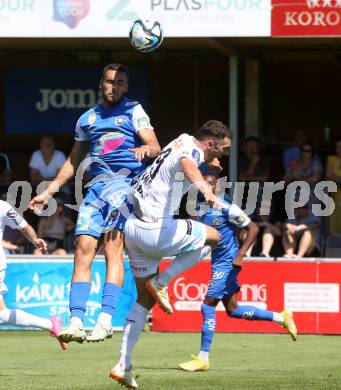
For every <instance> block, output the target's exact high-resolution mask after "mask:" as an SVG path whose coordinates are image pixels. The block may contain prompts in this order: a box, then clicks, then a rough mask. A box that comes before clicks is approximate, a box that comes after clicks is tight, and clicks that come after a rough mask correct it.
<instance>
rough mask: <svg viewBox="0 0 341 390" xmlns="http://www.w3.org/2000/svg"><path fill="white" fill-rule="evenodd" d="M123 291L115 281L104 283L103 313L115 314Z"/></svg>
mask: <svg viewBox="0 0 341 390" xmlns="http://www.w3.org/2000/svg"><path fill="white" fill-rule="evenodd" d="M120 293H121V287H118V286H117V285H116V284H114V283H104V287H103V296H102V313H107V314H110V315H111V316H112V315H113V314H114V310H115V306H116V303H117V301H118V297H119V295H120Z"/></svg>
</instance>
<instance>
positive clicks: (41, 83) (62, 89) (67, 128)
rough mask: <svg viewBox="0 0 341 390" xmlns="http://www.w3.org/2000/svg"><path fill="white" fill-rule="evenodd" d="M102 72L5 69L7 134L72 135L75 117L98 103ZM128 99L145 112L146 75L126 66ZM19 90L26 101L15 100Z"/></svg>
mask: <svg viewBox="0 0 341 390" xmlns="http://www.w3.org/2000/svg"><path fill="white" fill-rule="evenodd" d="M101 72H102V69H27V68H25V69H18V68H16V69H8V70H6V71H5V96H6V99H5V131H6V133H8V134H28V133H29V134H34V133H40V134H47V133H49V134H56V135H58V134H63V133H64V134H65V133H71V134H73V133H74V131H75V128H76V122H77V120H78V118H79V117H80V116H81V115H82V114H83V113H84V112H86V111H87V110H88V109H89V108H90V107H94V106H95V105H96V104H97V103H98V102H99V101H100V92H99V81H100V78H101ZM129 75H130V87H129V92H128V95H127V96H128V97H131V98H132V99H136V100H138V101H139V102H140V103H141V104H142V105H143V107H144V108H145V109H146V110H147V93H148V72H147V68H146V67H145V66H143V65H142V66H131V67H129ZM18 89H20V90H21V91H25V93H24V95H25V98H20V97H18Z"/></svg>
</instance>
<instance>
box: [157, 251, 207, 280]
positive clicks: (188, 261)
mask: <svg viewBox="0 0 341 390" xmlns="http://www.w3.org/2000/svg"><path fill="white" fill-rule="evenodd" d="M210 251H211V247H210V246H208V245H205V246H204V247H202V248H198V249H196V250H194V251H190V252H186V253H183V254H181V255H178V256H176V258H175V259H174V260H173V262H172V263H171V264H170V265H169V266H168V267H167V268H166V269H165V270H164V271H163V272H161V273H160V275H159V276H158V283H159V284H160V286H167V285H168V283H169V282H170V281H171V280H172V279H173V278H175V276H177V275H179V274H181V273H182V272H184V271H186V270H188V269H189V268H191V267H193V266H194V265H195V264H197V262H198V261H200V260H201V259H203V258H204V257H205V256H207V255H208V254H209V253H210Z"/></svg>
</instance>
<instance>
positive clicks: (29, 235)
mask: <svg viewBox="0 0 341 390" xmlns="http://www.w3.org/2000/svg"><path fill="white" fill-rule="evenodd" d="M20 231H21V232H22V233H23V235H24V236H25V238H26V239H27V240H28V241H30V242H31V243H32V244H33V245H34V247H35V248H36V249H40V250H41V251H43V252H45V251H46V250H47V244H46V242H45V241H44V240H43V239H41V238H38V237H37V234H36V232H35V231H34V229H33V227H32V226H31V225H26V226H25V227H24V228H22V229H20Z"/></svg>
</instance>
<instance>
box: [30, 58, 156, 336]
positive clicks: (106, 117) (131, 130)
mask: <svg viewBox="0 0 341 390" xmlns="http://www.w3.org/2000/svg"><path fill="white" fill-rule="evenodd" d="M100 89H101V94H102V102H101V103H100V104H98V105H97V106H95V107H93V108H91V109H90V110H89V111H87V112H86V113H85V114H83V115H82V116H81V117H80V118H79V120H78V122H77V125H76V135H75V143H74V145H73V148H72V150H71V153H70V156H69V157H68V159H67V160H66V162H65V163H64V165H63V167H62V168H61V170H60V172H59V173H58V175H57V177H56V178H55V179H54V180H53V181H52V182H51V183H50V184H49V186H48V187H47V189H46V190H45V191H44V192H43V193H42V194H41V195H38V196H36V197H35V198H33V199H32V200H31V202H30V208H31V209H32V210H35V211H38V210H39V208H40V209H41V207H42V206H43V205H45V204H47V202H48V200H49V199H50V198H51V197H52V196H53V194H54V193H55V192H56V191H58V190H59V188H61V187H62V186H63V185H64V184H65V183H66V182H67V181H68V180H69V179H70V178H72V177H73V175H74V174H76V170H77V169H78V167H79V164H80V162H81V161H82V160H83V159H84V158H85V157H86V155H87V154H88V155H89V158H88V159H86V160H85V161H90V162H91V163H90V167H89V168H90V170H89V175H90V183H89V185H88V191H87V193H86V196H85V198H84V200H83V202H82V204H81V206H80V208H79V212H78V220H77V226H76V231H75V235H76V236H77V237H76V249H75V258H74V270H73V276H72V282H71V291H70V312H71V320H70V324H69V326H67V327H66V328H65V329H63V330H62V332H60V334H59V339H60V340H62V341H64V342H70V341H77V342H83V340H85V339H86V340H87V341H89V342H92V341H100V340H104V339H105V338H109V337H111V335H112V327H111V323H112V315H113V312H114V309H115V306H116V303H117V300H118V297H119V294H120V290H121V286H122V283H123V278H124V268H123V233H122V231H123V225H124V222H125V218H127V217H128V216H129V213H130V211H131V205H130V204H129V202H127V201H126V200H127V194H128V193H129V191H130V181H131V179H132V178H133V177H134V176H136V175H137V174H139V173H140V172H141V171H142V170H143V169H144V160H145V158H148V157H151V158H152V157H155V156H157V155H158V154H159V153H160V146H159V143H158V141H157V138H156V136H155V133H154V130H153V127H152V126H151V125H150V121H149V117H148V116H147V114H146V113H145V111H144V110H143V108H142V106H141V105H140V104H139V103H138V102H136V101H133V100H130V99H128V98H127V97H126V96H125V95H126V93H127V91H128V69H127V68H126V66H124V65H121V64H117V63H114V64H110V65H107V66H106V67H105V68H104V69H103V72H102V77H101V80H100ZM99 240H103V250H104V255H105V260H106V280H105V284H104V287H103V297H102V310H101V313H100V314H99V317H98V320H97V324H96V326H95V327H94V329H93V330H92V331H91V332H90V333H89V334H88V335H87V334H86V332H85V330H84V328H83V318H84V313H85V308H86V302H87V300H88V297H89V295H90V290H91V264H92V262H93V260H94V257H95V255H96V251H97V248H98V246H99Z"/></svg>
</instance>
